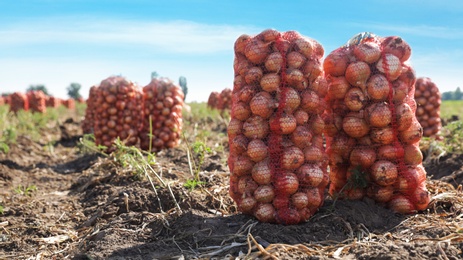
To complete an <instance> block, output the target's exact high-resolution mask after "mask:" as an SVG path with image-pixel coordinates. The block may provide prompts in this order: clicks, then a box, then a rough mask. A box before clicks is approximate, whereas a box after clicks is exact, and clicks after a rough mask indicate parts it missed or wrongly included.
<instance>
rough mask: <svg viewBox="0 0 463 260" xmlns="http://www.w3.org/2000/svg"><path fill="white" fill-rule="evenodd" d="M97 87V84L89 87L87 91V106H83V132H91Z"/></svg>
mask: <svg viewBox="0 0 463 260" xmlns="http://www.w3.org/2000/svg"><path fill="white" fill-rule="evenodd" d="M97 88H98V86H92V87H90V90H89V91H88V99H87V101H86V104H87V107H86V108H85V116H84V120H83V121H82V132H83V133H84V134H89V133H93V124H94V122H95V119H94V117H95V116H94V114H93V113H94V112H95V98H96V97H97V94H96V92H97Z"/></svg>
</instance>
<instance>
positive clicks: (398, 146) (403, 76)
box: [323, 33, 430, 213]
mask: <svg viewBox="0 0 463 260" xmlns="http://www.w3.org/2000/svg"><path fill="white" fill-rule="evenodd" d="M410 55H411V48H410V46H409V45H408V44H407V43H406V42H405V41H404V40H403V39H402V38H400V37H398V36H390V37H385V38H383V37H379V36H376V35H374V34H370V33H363V34H359V35H357V36H356V37H354V38H353V39H351V40H350V41H349V42H348V44H347V45H345V46H343V47H341V48H338V49H336V50H334V51H333V52H331V53H329V54H328V55H327V56H326V58H325V60H324V63H323V67H324V71H325V75H326V76H327V80H328V83H329V90H328V94H327V97H328V100H329V101H328V102H329V109H328V113H327V114H325V116H324V119H325V124H326V130H325V131H326V136H327V153H328V156H329V158H330V181H331V182H330V193H331V195H334V196H340V197H341V198H348V199H361V198H362V197H364V196H368V197H370V198H372V199H374V200H375V201H376V202H378V203H381V204H384V205H387V206H389V207H390V208H392V209H393V210H395V211H397V212H400V213H411V212H415V211H417V210H424V209H426V207H427V206H428V203H429V199H430V198H429V193H428V191H427V189H426V183H425V181H426V171H425V170H424V167H423V165H422V159H423V157H422V154H421V151H420V149H419V147H418V143H419V141H420V139H421V137H422V135H423V128H422V127H421V125H420V124H419V122H418V120H417V118H416V116H415V110H416V103H415V100H414V92H415V89H414V83H415V80H416V77H415V73H414V71H413V69H412V67H411V66H410V65H409V64H407V60H408V59H409V57H410Z"/></svg>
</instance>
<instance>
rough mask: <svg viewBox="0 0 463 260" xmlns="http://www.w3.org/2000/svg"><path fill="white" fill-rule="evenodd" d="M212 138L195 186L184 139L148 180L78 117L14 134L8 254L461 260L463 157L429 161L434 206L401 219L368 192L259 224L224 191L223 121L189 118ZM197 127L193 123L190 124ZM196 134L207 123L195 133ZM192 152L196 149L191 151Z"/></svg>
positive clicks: (2, 217)
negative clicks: (93, 137) (298, 219)
mask: <svg viewBox="0 0 463 260" xmlns="http://www.w3.org/2000/svg"><path fill="white" fill-rule="evenodd" d="M185 121H186V124H185V127H186V128H187V131H190V132H193V131H199V130H202V133H203V134H206V133H208V136H207V145H208V146H209V147H211V148H212V150H213V152H212V153H210V154H206V157H205V161H204V163H203V164H202V167H201V168H202V171H201V173H200V177H201V181H203V182H204V183H205V184H204V185H202V186H201V187H200V188H196V189H194V190H189V189H187V188H185V187H184V186H183V184H184V183H185V181H186V180H188V179H191V178H192V175H191V174H190V168H189V164H188V156H187V153H186V151H187V148H186V145H185V142H183V143H182V145H181V146H180V147H179V148H175V149H171V150H168V151H163V152H160V153H159V154H157V156H156V162H157V164H156V165H155V166H154V170H155V171H156V173H157V174H158V175H160V178H161V179H162V180H163V182H165V183H166V184H167V185H165V186H164V185H162V183H161V182H160V181H159V180H158V179H157V178H156V177H155V176H154V175H151V180H152V183H151V182H150V181H149V180H148V179H147V178H146V176H143V175H142V176H140V175H136V174H134V169H133V168H132V167H130V166H125V167H123V166H121V165H118V164H117V163H116V162H115V161H114V160H113V159H111V158H108V157H104V156H101V155H97V154H89V153H87V154H84V153H80V152H79V151H80V150H79V148H78V143H79V139H80V138H81V137H82V131H81V129H80V118H72V117H71V118H67V119H66V120H64V119H63V120H62V121H60V127H59V128H56V127H55V128H51V129H50V130H49V131H47V132H45V133H44V135H47V136H48V137H49V138H51V139H52V140H55V142H54V145H53V146H52V147H50V146H47V145H46V144H45V143H42V142H40V141H39V142H34V141H32V140H31V139H29V138H28V137H27V136H22V137H19V138H18V142H17V144H14V145H12V146H11V147H10V148H11V149H10V152H9V153H8V154H3V153H0V205H2V206H3V214H0V259H210V258H214V259H256V258H259V259H461V258H463V211H462V210H463V196H462V195H463V192H462V190H461V186H460V187H459V185H460V184H461V183H462V182H463V156H462V155H457V154H446V155H444V156H442V157H440V158H437V157H435V156H433V155H431V157H429V158H428V159H427V160H426V161H425V166H426V169H427V171H428V189H429V190H430V191H431V193H432V201H431V204H430V206H429V208H428V209H427V210H426V211H424V212H420V213H418V214H414V215H407V216H404V215H399V214H395V213H393V212H392V211H390V210H388V209H385V208H383V207H381V206H378V205H375V203H374V202H373V201H370V200H368V199H365V200H362V201H343V200H338V201H333V200H332V199H331V198H329V197H327V198H326V200H325V203H324V205H323V207H322V208H321V209H320V210H319V211H318V212H317V213H316V214H315V215H314V216H313V217H312V218H311V219H310V220H309V221H308V222H306V223H303V224H299V225H294V226H282V225H274V224H266V223H259V222H257V221H256V220H255V219H254V218H252V217H250V216H246V215H242V214H239V213H238V212H237V210H236V206H235V204H234V203H233V201H232V200H231V198H230V197H229V195H228V177H229V171H228V167H227V165H226V158H227V156H228V148H227V137H226V123H225V122H226V121H225V120H219V121H216V120H212V119H210V118H206V119H204V120H200V121H199V122H195V123H196V126H195V124H193V123H192V122H188V118H186V120H185ZM188 128H190V129H188ZM198 129H199V130H198ZM193 156H196V155H195V154H193Z"/></svg>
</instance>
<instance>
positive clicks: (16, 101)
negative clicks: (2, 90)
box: [9, 92, 29, 113]
mask: <svg viewBox="0 0 463 260" xmlns="http://www.w3.org/2000/svg"><path fill="white" fill-rule="evenodd" d="M9 97H10V111H12V112H14V113H16V112H18V111H19V110H25V111H27V110H29V99H28V98H27V95H26V94H24V93H21V92H14V93H13V94H11V95H9Z"/></svg>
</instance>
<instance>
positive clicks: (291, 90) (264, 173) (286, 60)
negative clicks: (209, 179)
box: [228, 29, 329, 224]
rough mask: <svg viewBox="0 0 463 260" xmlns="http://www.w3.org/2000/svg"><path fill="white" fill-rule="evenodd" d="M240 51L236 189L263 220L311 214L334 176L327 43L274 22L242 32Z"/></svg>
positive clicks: (233, 168) (241, 202)
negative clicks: (328, 148)
mask: <svg viewBox="0 0 463 260" xmlns="http://www.w3.org/2000/svg"><path fill="white" fill-rule="evenodd" d="M234 51H235V59H234V75H235V79H234V86H233V91H232V106H231V120H230V122H229V125H228V137H229V146H230V155H229V158H228V165H229V168H230V173H231V175H230V189H229V193H230V196H231V197H232V198H233V200H234V201H235V202H236V203H237V205H238V209H239V210H240V211H241V212H243V213H244V214H249V215H252V216H254V217H255V218H257V219H258V220H259V221H261V222H269V223H280V224H297V223H300V222H303V221H306V220H308V219H309V218H310V217H311V216H312V215H313V214H314V213H315V212H316V211H317V210H318V208H319V207H320V206H321V205H322V203H323V201H324V191H325V188H326V187H327V185H328V181H329V176H328V173H327V166H328V158H327V156H326V154H325V148H324V145H323V138H322V134H323V129H324V121H323V119H322V117H321V115H322V113H323V112H324V110H325V107H326V102H325V99H324V98H325V95H326V93H327V82H326V80H325V78H324V74H323V69H322V62H321V59H322V57H323V54H324V50H323V47H322V46H321V45H320V44H319V43H318V42H317V41H315V40H313V39H310V38H307V37H304V36H302V35H300V34H299V33H297V32H295V31H287V32H278V31H276V30H273V29H268V30H264V31H263V32H261V33H259V34H258V35H256V36H249V35H241V36H240V37H238V39H237V40H236V42H235V46H234Z"/></svg>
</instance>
